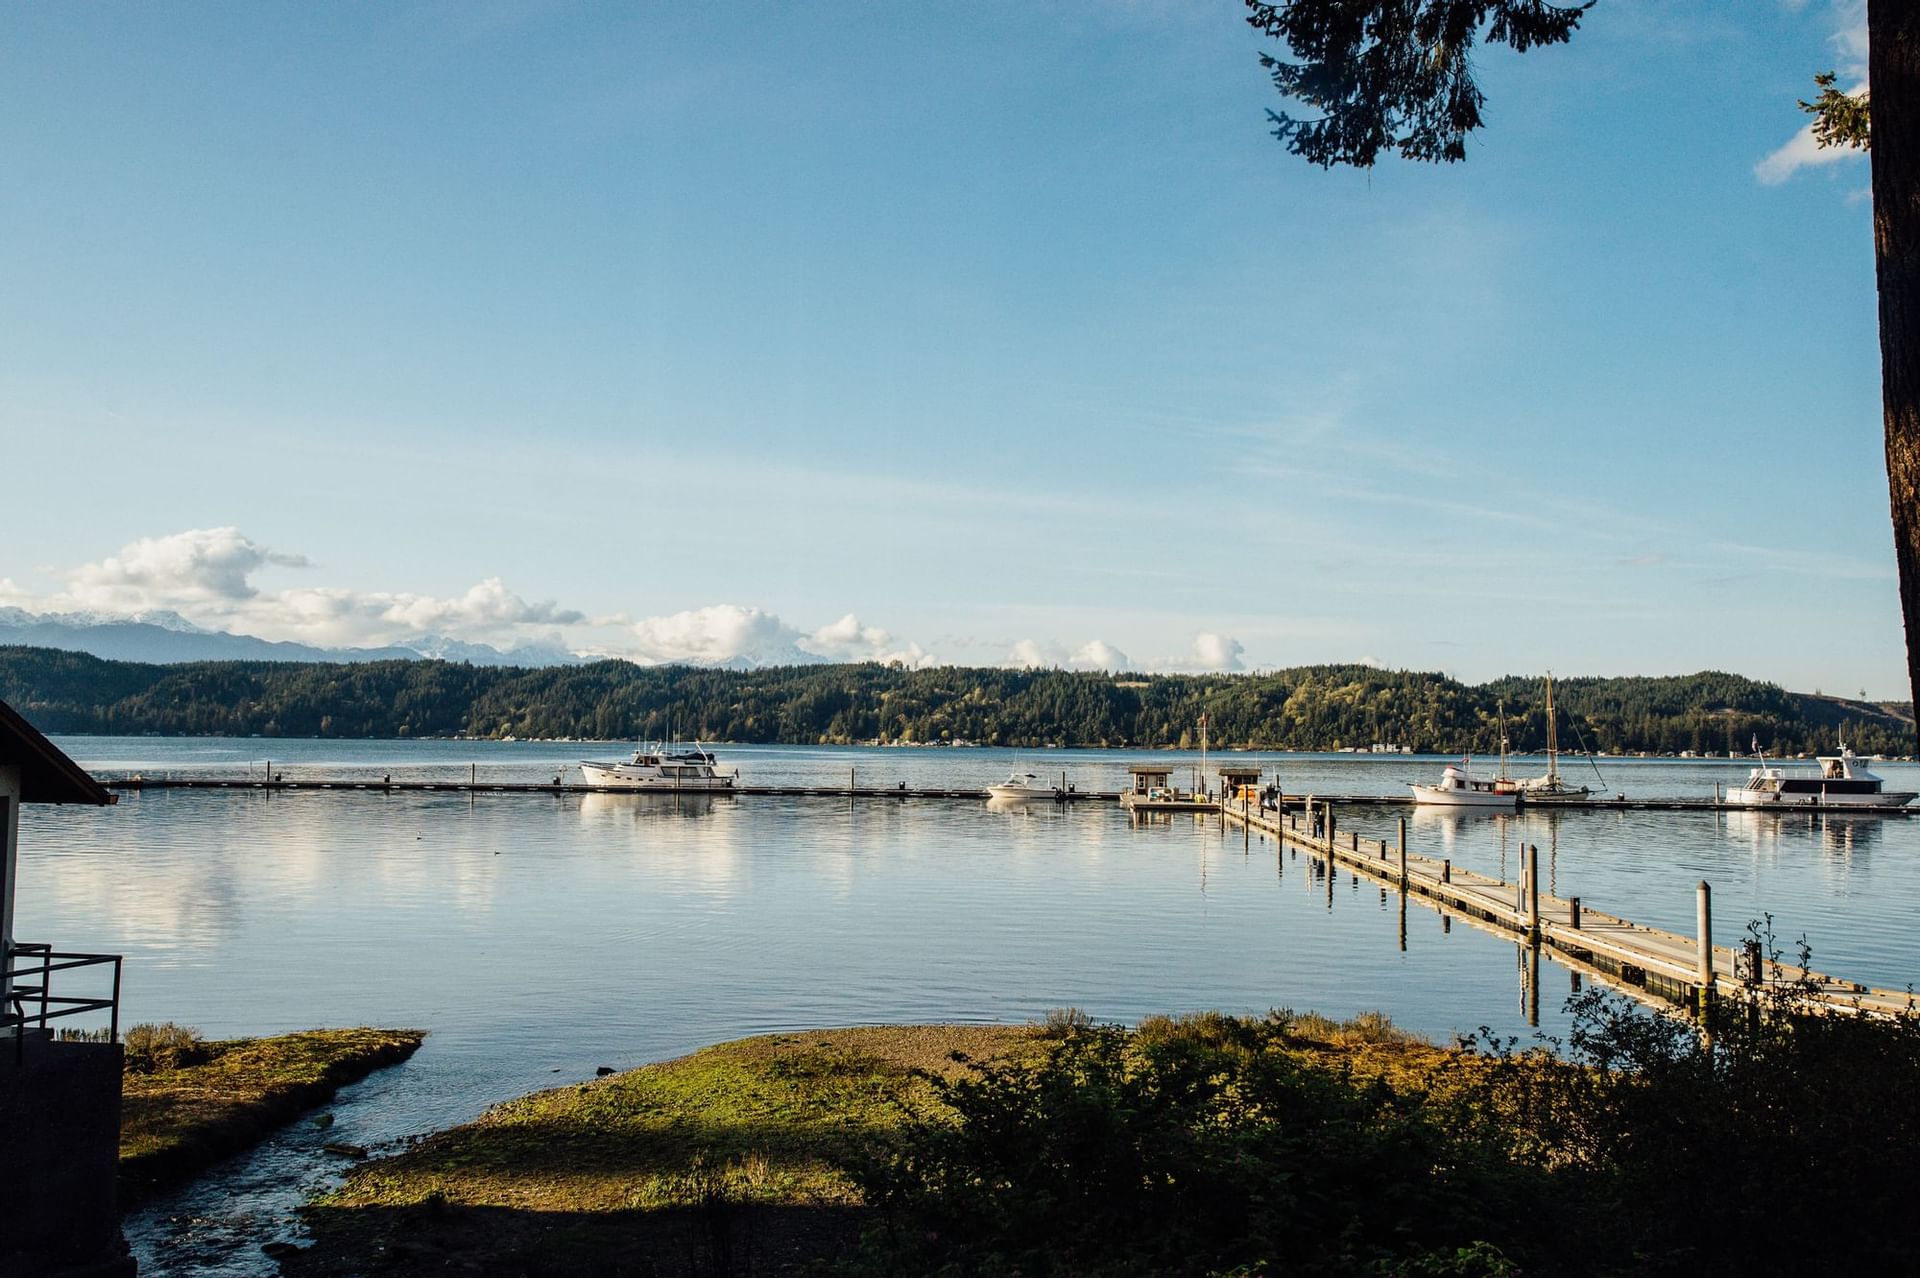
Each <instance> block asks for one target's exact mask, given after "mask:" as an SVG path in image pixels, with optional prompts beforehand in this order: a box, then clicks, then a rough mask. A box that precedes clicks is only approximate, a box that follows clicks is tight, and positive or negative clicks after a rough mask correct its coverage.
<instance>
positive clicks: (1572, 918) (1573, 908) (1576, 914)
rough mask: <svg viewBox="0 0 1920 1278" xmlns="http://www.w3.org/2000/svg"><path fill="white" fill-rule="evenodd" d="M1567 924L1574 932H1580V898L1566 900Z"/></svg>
mask: <svg viewBox="0 0 1920 1278" xmlns="http://www.w3.org/2000/svg"><path fill="white" fill-rule="evenodd" d="M1567 924H1568V926H1569V927H1571V928H1573V930H1574V931H1576V932H1578V931H1579V930H1580V898H1579V897H1577V896H1570V897H1568V898H1567Z"/></svg>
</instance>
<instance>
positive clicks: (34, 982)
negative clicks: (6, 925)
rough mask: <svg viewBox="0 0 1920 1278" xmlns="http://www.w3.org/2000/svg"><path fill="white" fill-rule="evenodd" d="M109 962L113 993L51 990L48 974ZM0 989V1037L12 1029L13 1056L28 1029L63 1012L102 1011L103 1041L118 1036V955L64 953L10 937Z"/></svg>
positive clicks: (51, 978) (115, 1038)
mask: <svg viewBox="0 0 1920 1278" xmlns="http://www.w3.org/2000/svg"><path fill="white" fill-rule="evenodd" d="M107 964H111V965H112V966H113V992H112V993H111V994H109V995H108V996H107V997H106V998H97V997H87V996H84V995H76V994H55V993H54V992H53V974H54V973H55V972H70V971H74V970H76V969H78V968H83V967H101V966H104V965H107ZM0 990H4V991H5V992H6V996H5V1002H4V1004H0V1035H5V1034H7V1033H9V1032H11V1033H12V1035H13V1038H14V1051H15V1054H16V1055H17V1054H18V1053H19V1052H20V1050H21V1048H22V1045H23V1044H24V1043H25V1041H26V1035H27V1031H28V1030H29V1029H37V1030H45V1029H46V1028H47V1022H48V1021H53V1020H59V1019H60V1018H61V1017H64V1016H84V1015H86V1014H87V1013H89V1012H105V1013H106V1014H107V1041H108V1042H110V1043H111V1042H115V1041H117V1040H118V1039H119V1037H120V956H119V955H118V954H68V953H62V952H59V951H56V950H55V949H54V948H53V946H51V945H48V944H45V943H39V944H33V943H24V942H19V941H16V942H14V944H13V947H12V949H11V950H9V951H8V953H7V955H6V960H5V979H4V980H0Z"/></svg>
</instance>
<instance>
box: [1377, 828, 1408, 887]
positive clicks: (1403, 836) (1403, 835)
mask: <svg viewBox="0 0 1920 1278" xmlns="http://www.w3.org/2000/svg"><path fill="white" fill-rule="evenodd" d="M1381 847H1382V848H1383V849H1384V848H1385V847H1386V845H1385V844H1384V843H1383V844H1381ZM1406 891H1407V819H1406V818H1405V817H1401V818H1400V894H1401V895H1402V896H1405V895H1406Z"/></svg>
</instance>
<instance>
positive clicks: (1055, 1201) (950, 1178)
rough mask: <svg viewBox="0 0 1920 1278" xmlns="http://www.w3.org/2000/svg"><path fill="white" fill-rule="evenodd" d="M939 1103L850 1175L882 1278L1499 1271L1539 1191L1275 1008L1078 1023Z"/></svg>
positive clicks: (1472, 1137) (1518, 1170)
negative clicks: (871, 1224) (1261, 1016)
mask: <svg viewBox="0 0 1920 1278" xmlns="http://www.w3.org/2000/svg"><path fill="white" fill-rule="evenodd" d="M940 1091H941V1095H942V1099H943V1100H944V1101H945V1102H946V1104H947V1105H948V1106H950V1107H951V1109H952V1111H953V1113H954V1114H956V1115H957V1116H958V1121H957V1122H949V1121H946V1120H945V1118H944V1117H940V1118H933V1119H930V1120H928V1121H926V1122H922V1123H919V1124H917V1125H914V1126H912V1127H910V1128H908V1129H907V1132H906V1134H905V1136H904V1137H903V1139H902V1140H901V1141H900V1143H899V1144H898V1146H897V1147H896V1148H895V1149H894V1150H893V1151H892V1153H891V1156H889V1157H884V1158H881V1159H877V1160H875V1161H874V1162H872V1163H871V1164H869V1165H868V1166H867V1167H865V1168H864V1169H863V1170H862V1171H861V1173H860V1179H861V1180H862V1188H863V1191H864V1192H865V1194H866V1196H867V1200H868V1202H869V1203H870V1204H872V1205H873V1206H875V1207H876V1208H878V1209H879V1211H880V1213H881V1214H882V1217H883V1220H884V1222H885V1224H884V1225H883V1226H882V1227H880V1228H879V1229H877V1230H876V1231H875V1232H874V1234H873V1235H872V1240H871V1249H870V1258H871V1259H872V1261H873V1266H874V1268H875V1270H876V1271H892V1272H916V1273H934V1272H951V1273H1016V1272H1017V1273H1022V1274H1187V1273H1192V1274H1206V1273H1215V1272H1222V1271H1228V1270H1234V1269H1236V1268H1237V1267H1241V1266H1257V1265H1262V1264H1266V1265H1273V1266H1275V1267H1276V1269H1275V1271H1276V1272H1279V1271H1282V1270H1284V1271H1285V1272H1292V1273H1350V1272H1354V1271H1355V1270H1366V1269H1370V1268H1373V1267H1376V1266H1377V1267H1378V1268H1379V1271H1381V1272H1409V1273H1411V1272H1432V1273H1443V1272H1458V1273H1478V1274H1498V1273H1506V1272H1510V1269H1509V1267H1508V1265H1507V1262H1506V1261H1505V1260H1504V1259H1503V1258H1502V1257H1501V1255H1500V1254H1499V1252H1498V1251H1497V1250H1495V1249H1493V1248H1491V1247H1487V1246H1484V1245H1480V1244H1479V1240H1480V1239H1482V1238H1484V1237H1486V1236H1488V1235H1490V1234H1492V1233H1494V1232H1497V1231H1498V1230H1499V1229H1500V1227H1501V1219H1502V1218H1503V1217H1505V1216H1507V1215H1508V1214H1509V1213H1510V1212H1513V1211H1514V1209H1515V1208H1516V1207H1517V1206H1518V1205H1519V1204H1520V1203H1522V1202H1523V1201H1524V1200H1525V1199H1526V1198H1527V1197H1528V1196H1530V1195H1531V1194H1532V1193H1534V1192H1537V1191H1536V1190H1535V1189H1533V1188H1530V1187H1528V1186H1527V1185H1525V1184H1523V1183H1521V1182H1524V1181H1526V1180H1527V1179H1529V1177H1530V1173H1529V1171H1528V1170H1527V1169H1526V1168H1524V1167H1519V1166H1517V1165H1511V1164H1508V1163H1505V1162H1503V1161H1502V1160H1501V1159H1499V1158H1497V1157H1494V1156H1491V1154H1490V1153H1489V1151H1487V1150H1485V1149H1483V1148H1481V1136H1482V1134H1483V1133H1481V1132H1478V1131H1476V1129H1475V1128H1474V1127H1473V1126H1472V1125H1466V1126H1463V1127H1452V1126H1450V1125H1449V1124H1448V1122H1447V1121H1446V1118H1447V1113H1446V1108H1445V1107H1436V1106H1434V1105H1431V1104H1430V1103H1429V1099H1428V1097H1427V1095H1426V1094H1425V1093H1424V1092H1422V1091H1421V1090H1419V1089H1407V1088H1396V1087H1394V1086H1392V1085H1390V1084H1389V1083H1387V1082H1386V1081H1384V1080H1383V1079H1381V1078H1378V1077H1375V1078H1364V1077H1361V1076H1358V1075H1355V1074H1352V1073H1345V1072H1339V1071H1335V1070H1330V1069H1328V1068H1326V1067H1325V1066H1323V1065H1316V1064H1314V1063H1312V1062H1311V1061H1310V1060H1308V1059H1306V1058H1304V1057H1303V1056H1301V1055H1299V1054H1297V1053H1295V1052H1293V1051H1291V1050H1290V1049H1289V1041H1288V1020H1287V1018H1286V1017H1284V1016H1276V1017H1273V1018H1270V1019H1268V1020H1264V1021H1251V1020H1235V1019H1232V1018H1226V1017H1207V1018H1203V1019H1201V1020H1199V1021H1197V1022H1187V1023H1182V1024H1179V1025H1178V1026H1177V1027H1175V1028H1174V1029H1173V1030H1172V1032H1163V1033H1159V1034H1144V1033H1143V1034H1137V1035H1129V1034H1128V1032H1127V1031H1125V1030H1122V1029H1120V1028H1118V1027H1114V1026H1095V1027H1092V1028H1089V1029H1077V1030H1073V1031H1070V1032H1068V1033H1067V1034H1066V1035H1065V1036H1064V1037H1063V1038H1061V1039H1060V1041H1058V1042H1057V1043H1056V1044H1055V1045H1054V1046H1053V1048H1052V1049H1051V1050H1050V1051H1049V1053H1048V1054H1047V1056H1046V1057H1045V1058H1044V1060H1042V1061H1039V1062H1037V1063H1030V1062H1019V1061H1015V1062H997V1063H992V1064H987V1065H982V1066H980V1067H978V1069H977V1070H976V1071H975V1072H974V1074H973V1075H972V1076H971V1077H963V1078H960V1079H958V1080H956V1081H953V1082H946V1083H941V1084H940ZM1533 1179H1538V1178H1537V1177H1536V1178H1533ZM1412 1264H1419V1265H1436V1264H1446V1265H1455V1266H1459V1267H1455V1268H1444V1267H1443V1268H1425V1269H1413V1268H1409V1269H1405V1270H1401V1269H1400V1268H1399V1266H1401V1265H1412Z"/></svg>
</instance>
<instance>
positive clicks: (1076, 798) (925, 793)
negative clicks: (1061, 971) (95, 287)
mask: <svg viewBox="0 0 1920 1278" xmlns="http://www.w3.org/2000/svg"><path fill="white" fill-rule="evenodd" d="M101 784H102V785H104V786H106V787H107V788H108V789H109V790H265V791H269V792H271V793H275V794H280V793H315V792H332V793H338V792H347V793H354V792H360V793H366V792H372V793H376V794H379V793H387V792H391V793H394V794H419V793H441V794H622V795H642V796H648V797H658V796H661V795H669V796H678V797H680V798H683V799H691V798H706V797H716V796H722V795H736V794H744V795H783V796H788V797H802V796H806V797H825V798H834V799H985V798H987V797H988V796H987V792H986V790H985V789H977V790H976V789H965V788H949V787H933V788H928V787H925V786H922V787H918V788H915V787H910V786H905V785H893V786H844V785H842V786H830V785H819V786H816V785H737V786H734V787H732V788H731V789H726V790H705V789H696V788H693V787H688V788H687V789H684V790H680V789H675V788H673V787H670V786H668V787H661V788H658V789H646V790H641V789H635V788H633V787H631V786H617V785H579V784H572V783H549V782H540V781H482V780H478V779H475V780H471V781H390V780H374V781H361V780H351V781H349V780H345V779H338V780H331V781H324V780H292V781H284V780H278V779H275V780H261V779H258V778H253V779H249V778H246V777H140V776H135V777H122V778H120V779H118V780H110V781H102V782H101ZM1119 797H1120V796H1119V794H1118V793H1117V792H1116V791H1113V790H1062V791H1060V792H1058V793H1056V794H1055V795H1054V797H1053V801H1054V802H1057V803H1084V802H1088V801H1096V802H1106V803H1111V802H1113V801H1114V800H1115V799H1117V798H1119ZM1039 802H1042V803H1044V802H1046V800H1044V799H1043V800H1039ZM1207 810H1208V811H1211V810H1212V805H1209V807H1208V809H1207Z"/></svg>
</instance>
